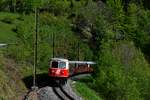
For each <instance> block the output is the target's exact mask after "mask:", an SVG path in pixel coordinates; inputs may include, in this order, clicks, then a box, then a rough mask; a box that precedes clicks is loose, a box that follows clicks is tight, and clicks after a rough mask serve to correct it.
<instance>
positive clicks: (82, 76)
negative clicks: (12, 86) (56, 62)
mask: <svg viewBox="0 0 150 100" xmlns="http://www.w3.org/2000/svg"><path fill="white" fill-rule="evenodd" d="M90 74H91V73H79V74H74V75H72V76H70V78H71V79H72V80H75V81H80V82H81V81H82V82H89V81H91V78H89V77H87V76H89V75H90ZM22 80H23V82H24V83H25V85H26V87H27V88H28V89H31V87H32V86H33V76H32V75H31V76H28V77H24V78H23V79H22ZM36 83H37V86H38V87H39V88H42V87H45V86H50V87H58V86H59V84H58V83H56V81H54V80H53V79H52V78H50V77H49V76H48V74H47V73H42V74H37V75H36Z"/></svg>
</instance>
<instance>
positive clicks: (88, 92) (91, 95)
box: [75, 82, 102, 100]
mask: <svg viewBox="0 0 150 100" xmlns="http://www.w3.org/2000/svg"><path fill="white" fill-rule="evenodd" d="M75 89H76V91H77V93H78V94H79V95H81V96H82V97H83V99H84V100H102V98H100V97H99V96H97V95H96V92H95V91H94V90H92V89H90V88H89V87H88V86H87V85H86V84H85V83H82V82H76V83H75Z"/></svg>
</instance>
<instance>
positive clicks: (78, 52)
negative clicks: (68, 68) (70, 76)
mask: <svg viewBox="0 0 150 100" xmlns="http://www.w3.org/2000/svg"><path fill="white" fill-rule="evenodd" d="M79 60H80V43H79V42H78V61H79Z"/></svg>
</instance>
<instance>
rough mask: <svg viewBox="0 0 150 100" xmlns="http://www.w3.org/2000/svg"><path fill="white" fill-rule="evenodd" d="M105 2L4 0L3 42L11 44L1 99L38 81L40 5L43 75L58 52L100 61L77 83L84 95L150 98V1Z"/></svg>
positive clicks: (3, 62)
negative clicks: (35, 73) (34, 80)
mask: <svg viewBox="0 0 150 100" xmlns="http://www.w3.org/2000/svg"><path fill="white" fill-rule="evenodd" d="M102 1H103V2H102ZM102 1H101V0H62V1H59V0H58V1H57V0H39V1H38V2H37V1H35V0H33V1H28V0H17V1H16V0H14V1H13V2H11V1H9V0H3V1H0V43H7V44H9V45H8V46H7V47H4V48H0V100H1V99H2V100H8V99H10V100H11V99H12V98H14V97H15V99H20V98H22V96H24V95H25V94H26V92H27V91H28V89H29V88H30V87H28V86H27V85H32V81H31V80H32V72H33V71H32V66H33V63H34V61H33V59H34V56H33V53H34V51H33V50H34V49H33V47H34V46H33V45H34V36H35V13H34V12H35V7H36V8H37V11H38V22H39V23H38V43H37V44H38V58H37V62H38V66H37V75H39V76H40V75H46V74H47V70H48V67H49V65H48V62H49V60H50V58H52V57H53V53H54V56H55V57H61V58H67V59H69V60H85V61H88V60H92V61H95V62H96V63H97V64H96V66H94V73H93V74H92V76H91V77H90V78H85V79H81V80H78V81H77V82H75V84H73V86H72V87H73V88H74V91H76V92H77V94H78V95H80V96H81V97H82V98H83V99H85V100H91V99H92V98H91V97H93V98H94V99H95V100H99V99H100V100H101V99H102V100H103V99H104V100H149V98H150V64H149V62H150V53H149V50H150V11H149V9H148V7H149V6H148V5H149V4H148V3H149V2H148V1H147V0H144V1H142V0H138V1H136V0H129V1H130V2H127V1H126V0H114V1H113V0H102ZM145 2H147V3H145ZM53 46H54V47H53ZM53 50H54V51H55V52H53ZM26 78H29V79H27V80H24V79H26ZM43 79H45V80H46V79H47V78H46V77H44V78H43ZM44 82H45V81H44ZM46 82H47V81H46ZM39 84H40V83H39ZM80 87H82V88H80ZM44 89H45V88H44ZM50 91H51V89H50Z"/></svg>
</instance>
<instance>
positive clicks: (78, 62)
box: [69, 61, 96, 65]
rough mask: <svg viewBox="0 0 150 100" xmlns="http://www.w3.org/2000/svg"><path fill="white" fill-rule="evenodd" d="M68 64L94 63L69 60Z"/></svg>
mask: <svg viewBox="0 0 150 100" xmlns="http://www.w3.org/2000/svg"><path fill="white" fill-rule="evenodd" d="M69 63H70V64H91V65H92V64H96V63H95V62H92V61H69Z"/></svg>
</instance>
